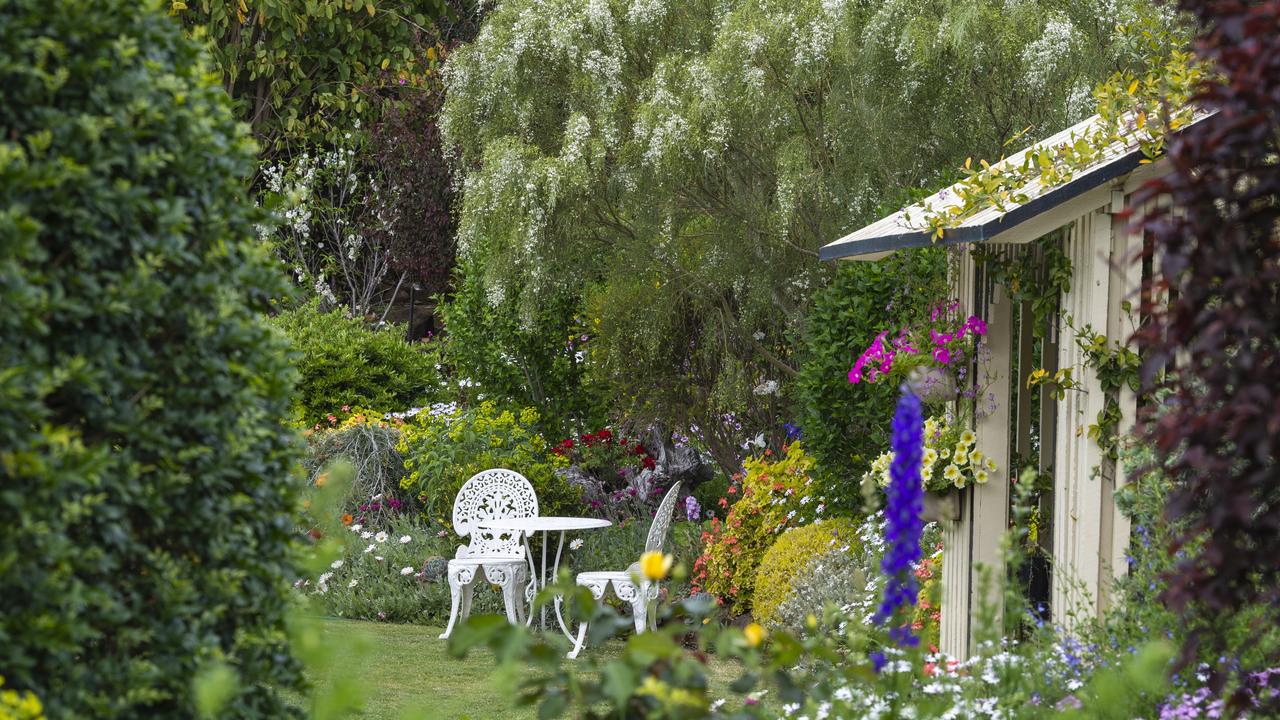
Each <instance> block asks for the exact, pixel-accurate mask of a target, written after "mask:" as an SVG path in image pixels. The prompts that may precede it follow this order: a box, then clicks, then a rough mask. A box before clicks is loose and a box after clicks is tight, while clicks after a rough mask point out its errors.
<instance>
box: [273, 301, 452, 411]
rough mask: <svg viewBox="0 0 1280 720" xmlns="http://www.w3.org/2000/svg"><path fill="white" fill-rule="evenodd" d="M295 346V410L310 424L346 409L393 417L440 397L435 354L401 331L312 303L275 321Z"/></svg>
mask: <svg viewBox="0 0 1280 720" xmlns="http://www.w3.org/2000/svg"><path fill="white" fill-rule="evenodd" d="M271 322H272V324H274V325H275V326H276V327H278V328H280V329H281V330H283V331H284V332H285V334H286V335H288V336H289V339H290V340H291V341H292V342H293V347H294V350H296V351H297V355H296V357H295V361H296V362H295V365H296V366H297V368H298V372H299V373H300V374H301V376H302V377H301V379H300V380H299V382H298V389H297V393H296V395H295V398H294V409H295V413H296V416H297V417H298V419H299V421H300V422H303V423H305V424H307V425H314V424H315V423H318V422H321V421H323V420H325V418H326V417H328V416H329V415H331V414H332V415H337V414H338V412H339V410H341V409H342V407H343V406H344V405H345V406H347V407H352V408H355V407H361V408H378V409H381V410H385V411H390V412H395V411H400V410H407V409H409V408H410V407H417V406H421V405H423V404H425V403H428V402H430V400H431V398H432V397H433V396H434V395H435V394H437V393H438V392H439V384H440V373H439V371H437V370H436V358H435V357H434V355H431V354H428V353H426V352H423V351H422V350H420V349H418V348H417V347H414V346H413V345H410V344H409V343H407V342H405V341H404V335H403V331H402V330H400V331H397V330H393V329H390V328H387V329H381V330H377V329H374V328H371V327H369V325H368V324H367V323H365V321H364V320H361V319H359V318H349V317H347V316H346V314H345V313H343V311H341V310H331V311H329V312H321V311H320V310H319V309H318V307H317V305H316V303H315V302H312V303H309V304H307V305H303V306H301V307H297V308H294V309H291V310H287V311H285V312H282V313H280V314H279V315H278V316H276V317H275V318H272V321H271Z"/></svg>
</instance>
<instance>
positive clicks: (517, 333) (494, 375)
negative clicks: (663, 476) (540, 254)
mask: <svg viewBox="0 0 1280 720" xmlns="http://www.w3.org/2000/svg"><path fill="white" fill-rule="evenodd" d="M457 281H458V287H457V290H456V292H455V293H454V294H453V295H452V296H451V297H449V298H448V299H447V300H446V301H444V302H442V303H441V304H440V305H439V306H438V307H437V308H436V314H437V315H438V316H439V318H440V320H441V323H442V324H443V326H444V329H445V331H446V335H445V338H444V339H445V344H444V358H445V360H446V361H447V362H448V364H449V366H450V367H451V369H452V371H453V373H454V374H455V375H456V377H457V382H458V385H459V390H460V392H461V393H462V394H463V396H464V397H465V398H467V399H468V400H476V399H478V398H479V396H481V395H483V396H484V397H486V398H490V399H496V400H498V401H499V402H502V403H504V404H509V405H515V406H521V407H524V406H531V407H536V408H539V409H540V410H539V415H540V418H541V422H542V424H543V426H544V427H545V428H546V432H547V433H548V435H550V436H552V437H566V436H570V435H574V434H576V433H577V431H580V430H586V429H588V428H595V427H599V426H601V425H603V424H604V414H605V413H604V412H603V407H602V405H601V404H600V400H599V398H598V395H597V393H596V392H595V391H594V390H593V389H592V387H591V385H590V383H588V382H587V380H586V378H585V372H584V366H583V362H582V359H581V358H580V357H579V355H578V352H579V351H578V348H579V347H580V346H581V343H582V342H583V340H582V338H583V337H585V336H584V335H583V334H582V333H583V329H582V328H580V327H579V325H580V323H579V320H578V316H577V314H576V312H577V311H576V307H577V304H576V301H575V299H574V298H573V297H570V296H559V297H556V298H555V299H553V300H551V301H548V302H546V303H544V304H542V305H540V306H538V307H537V308H527V307H521V306H520V305H519V304H518V303H517V302H516V301H515V300H514V299H513V298H510V297H504V296H502V295H500V294H499V295H497V296H494V295H490V294H487V293H486V290H485V286H484V283H483V282H481V277H480V275H479V274H478V273H476V272H472V271H470V270H464V271H462V272H461V273H459V275H458V277H457Z"/></svg>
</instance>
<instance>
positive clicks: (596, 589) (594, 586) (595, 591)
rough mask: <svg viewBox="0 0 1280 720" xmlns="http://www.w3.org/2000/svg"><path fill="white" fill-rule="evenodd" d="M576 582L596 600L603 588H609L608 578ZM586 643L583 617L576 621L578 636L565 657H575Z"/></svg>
mask: <svg viewBox="0 0 1280 720" xmlns="http://www.w3.org/2000/svg"><path fill="white" fill-rule="evenodd" d="M578 584H579V585H582V586H583V587H585V588H587V589H588V590H590V591H591V597H593V598H595V599H596V600H597V601H599V600H600V598H602V597H604V592H605V590H607V589H608V588H609V581H608V580H605V581H603V582H599V581H585V582H584V581H582V580H579V581H578ZM615 592H616V590H615ZM586 645H587V621H586V620H585V619H583V620H581V621H579V622H578V638H577V639H576V640H575V641H574V643H573V649H572V650H570V651H569V653H568V654H567V655H565V657H567V658H569V659H570V660H573V659H575V658H577V657H578V654H579V653H581V652H582V649H583V648H584V647H586Z"/></svg>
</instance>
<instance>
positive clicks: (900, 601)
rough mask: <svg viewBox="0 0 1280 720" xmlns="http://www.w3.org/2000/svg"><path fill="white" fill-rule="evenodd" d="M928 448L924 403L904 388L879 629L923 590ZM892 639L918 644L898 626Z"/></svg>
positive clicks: (895, 417) (882, 565)
mask: <svg viewBox="0 0 1280 720" xmlns="http://www.w3.org/2000/svg"><path fill="white" fill-rule="evenodd" d="M923 447H924V422H923V420H922V417H921V410H920V398H918V397H916V395H915V394H914V393H912V392H911V391H910V390H909V389H907V388H906V387H905V386H904V387H903V388H902V397H901V398H900V399H899V400H898V407H897V410H896V411H895V412H894V415H893V462H892V463H891V464H890V465H889V478H890V482H889V488H888V493H887V495H888V497H887V501H886V503H885V526H884V538H885V545H886V547H887V550H886V552H885V554H884V560H883V561H882V562H881V563H880V569H881V570H882V571H883V572H884V574H885V576H886V577H887V578H888V580H887V582H886V583H885V588H884V597H883V599H882V601H881V603H880V608H879V610H878V611H877V612H876V623H877V624H880V625H884V624H886V623H890V622H892V621H893V620H894V617H895V615H896V614H897V613H898V610H900V609H901V608H903V607H906V606H908V605H915V604H916V595H917V593H918V592H919V588H918V587H917V585H916V577H915V573H914V572H912V571H913V569H914V566H915V564H916V563H917V562H919V561H920V533H921V531H923V529H924V521H923V520H921V518H920V514H921V513H922V512H923V511H924V486H923V484H922V483H921V482H920V463H921V456H922V454H923ZM889 636H890V637H892V638H893V640H894V642H896V643H897V644H899V645H902V646H907V647H913V646H915V645H917V644H918V643H919V642H920V639H919V638H917V637H916V636H915V635H913V634H912V632H911V629H910V626H909V625H905V624H903V623H901V622H898V623H897V624H896V625H895V626H893V627H890V629H889Z"/></svg>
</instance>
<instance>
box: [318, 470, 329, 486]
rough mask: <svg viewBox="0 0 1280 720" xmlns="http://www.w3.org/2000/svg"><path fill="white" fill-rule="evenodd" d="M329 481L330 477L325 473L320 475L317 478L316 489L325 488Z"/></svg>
mask: <svg viewBox="0 0 1280 720" xmlns="http://www.w3.org/2000/svg"><path fill="white" fill-rule="evenodd" d="M328 481H329V478H328V476H327V475H325V474H324V473H320V474H319V475H317V476H316V487H324V484H325V483H326V482H328Z"/></svg>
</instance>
